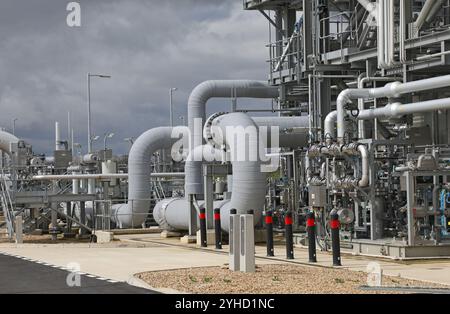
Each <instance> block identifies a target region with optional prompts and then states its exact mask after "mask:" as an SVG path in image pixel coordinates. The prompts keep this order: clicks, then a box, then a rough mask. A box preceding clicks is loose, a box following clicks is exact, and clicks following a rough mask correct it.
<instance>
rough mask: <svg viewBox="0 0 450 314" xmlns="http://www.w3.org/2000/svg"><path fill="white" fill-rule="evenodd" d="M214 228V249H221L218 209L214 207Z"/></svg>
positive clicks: (220, 227)
mask: <svg viewBox="0 0 450 314" xmlns="http://www.w3.org/2000/svg"><path fill="white" fill-rule="evenodd" d="M214 228H215V229H216V249H217V250H221V249H222V226H221V224H220V209H219V208H216V209H214Z"/></svg>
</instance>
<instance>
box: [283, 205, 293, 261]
mask: <svg viewBox="0 0 450 314" xmlns="http://www.w3.org/2000/svg"><path fill="white" fill-rule="evenodd" d="M284 230H285V235H286V258H287V259H294V237H293V234H292V213H291V212H290V211H288V212H287V213H286V216H285V218H284Z"/></svg>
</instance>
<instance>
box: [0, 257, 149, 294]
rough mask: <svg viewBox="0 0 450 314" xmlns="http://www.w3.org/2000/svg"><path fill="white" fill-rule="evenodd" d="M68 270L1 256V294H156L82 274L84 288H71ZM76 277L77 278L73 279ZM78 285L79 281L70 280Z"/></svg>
mask: <svg viewBox="0 0 450 314" xmlns="http://www.w3.org/2000/svg"><path fill="white" fill-rule="evenodd" d="M71 275H72V276H73V274H71V273H70V272H69V271H68V270H64V269H60V268H56V267H52V266H47V265H42V264H39V263H36V262H32V261H27V260H23V259H21V258H18V257H14V256H8V255H3V254H0V294H36V293H38V294H153V293H156V292H154V291H151V290H147V289H143V288H138V287H135V286H131V285H129V284H127V283H124V282H114V281H111V280H108V279H105V278H97V277H95V278H91V277H88V275H79V276H80V277H79V278H80V280H79V283H80V286H76V285H75V286H73V287H70V286H69V285H68V284H67V278H68V276H71ZM70 278H74V277H70ZM69 282H75V280H72V281H71V280H69Z"/></svg>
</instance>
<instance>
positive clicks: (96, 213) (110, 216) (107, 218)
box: [88, 198, 156, 231]
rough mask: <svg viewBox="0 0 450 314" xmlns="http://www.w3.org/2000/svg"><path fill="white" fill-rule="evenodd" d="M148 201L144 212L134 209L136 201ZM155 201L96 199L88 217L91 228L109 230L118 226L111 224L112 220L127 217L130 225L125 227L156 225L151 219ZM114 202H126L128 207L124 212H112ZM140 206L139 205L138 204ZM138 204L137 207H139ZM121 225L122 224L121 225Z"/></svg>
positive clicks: (146, 200) (145, 200) (143, 200)
mask: <svg viewBox="0 0 450 314" xmlns="http://www.w3.org/2000/svg"><path fill="white" fill-rule="evenodd" d="M138 202H139V203H142V202H148V204H149V208H148V211H146V212H138V211H137V210H136V208H137V205H135V204H136V203H138ZM155 203H156V200H155V199H153V198H152V199H134V200H126V199H110V200H96V201H94V203H93V208H92V214H91V215H90V217H88V220H90V221H91V226H92V227H93V230H94V231H95V230H101V231H109V230H111V228H113V227H115V228H120V226H118V225H117V226H113V223H112V222H113V221H121V220H125V219H121V218H127V220H128V219H131V221H130V225H129V226H127V228H131V229H135V228H141V227H145V226H146V225H156V223H155V222H154V220H153V207H154V205H155ZM116 204H127V206H129V209H128V210H127V212H126V213H123V212H120V211H119V212H114V210H113V206H114V205H116ZM140 206H141V205H140ZM140 206H139V208H141V207H140ZM141 221H144V223H140V222H141ZM122 227H123V226H122Z"/></svg>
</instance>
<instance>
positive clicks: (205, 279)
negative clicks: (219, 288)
mask: <svg viewBox="0 0 450 314" xmlns="http://www.w3.org/2000/svg"><path fill="white" fill-rule="evenodd" d="M211 281H212V277H205V278H203V282H205V283H209V282H211Z"/></svg>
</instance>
